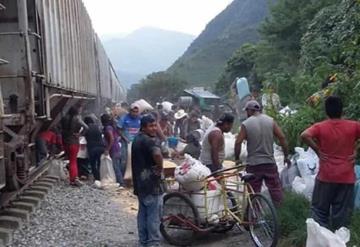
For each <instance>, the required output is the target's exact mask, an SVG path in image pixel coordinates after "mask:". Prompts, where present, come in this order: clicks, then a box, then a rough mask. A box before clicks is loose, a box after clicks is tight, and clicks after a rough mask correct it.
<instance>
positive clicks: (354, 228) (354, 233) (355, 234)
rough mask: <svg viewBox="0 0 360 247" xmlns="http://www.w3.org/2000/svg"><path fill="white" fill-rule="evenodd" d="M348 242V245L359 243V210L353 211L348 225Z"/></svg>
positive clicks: (357, 244)
mask: <svg viewBox="0 0 360 247" xmlns="http://www.w3.org/2000/svg"><path fill="white" fill-rule="evenodd" d="M350 234H351V238H350V243H349V244H348V246H355V245H356V246H359V245H360V210H357V211H355V212H354V214H353V217H352V220H351V225H350Z"/></svg>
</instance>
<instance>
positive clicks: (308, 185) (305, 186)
mask: <svg viewBox="0 0 360 247" xmlns="http://www.w3.org/2000/svg"><path fill="white" fill-rule="evenodd" d="M315 177H316V175H313V176H307V177H303V178H301V177H295V179H294V181H293V182H292V190H293V191H294V192H296V193H298V194H302V195H304V196H305V197H306V198H307V199H308V200H311V198H312V193H313V191H314V187H315Z"/></svg>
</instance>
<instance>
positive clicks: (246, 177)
mask: <svg viewBox="0 0 360 247" xmlns="http://www.w3.org/2000/svg"><path fill="white" fill-rule="evenodd" d="M254 178H255V175H254V174H252V173H247V174H245V175H242V176H241V181H244V182H245V183H248V182H249V181H251V180H253V179H254Z"/></svg>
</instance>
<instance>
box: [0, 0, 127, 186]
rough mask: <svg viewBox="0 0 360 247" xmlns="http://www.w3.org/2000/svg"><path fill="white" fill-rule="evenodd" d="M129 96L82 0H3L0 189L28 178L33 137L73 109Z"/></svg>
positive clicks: (99, 107) (91, 108) (95, 109)
mask: <svg viewBox="0 0 360 247" xmlns="http://www.w3.org/2000/svg"><path fill="white" fill-rule="evenodd" d="M99 4H101V3H100V1H99ZM125 99H126V90H125V88H124V86H123V85H122V84H121V83H120V81H119V80H118V78H117V76H116V74H115V71H114V68H113V67H112V65H111V63H110V61H109V58H108V57H107V54H106V52H105V50H104V48H103V46H102V44H101V42H100V39H99V37H98V36H97V35H96V33H95V32H94V29H93V27H92V23H91V20H90V17H89V15H88V13H87V11H86V8H85V6H84V4H83V3H82V1H81V0H0V193H1V192H6V191H16V190H18V189H19V188H21V186H22V185H24V184H26V183H27V182H28V181H29V180H30V178H31V176H32V174H34V173H35V171H36V170H37V168H35V166H34V164H35V144H34V143H35V139H36V136H37V135H38V133H39V132H40V131H42V130H44V129H47V128H51V127H53V126H56V125H57V124H58V123H59V121H60V119H61V118H62V116H63V115H64V114H66V112H67V111H68V110H69V109H70V107H81V108H82V109H83V112H84V113H85V114H86V113H95V114H99V113H101V112H103V111H104V108H105V107H106V106H109V105H111V104H113V103H116V102H121V101H124V100H125Z"/></svg>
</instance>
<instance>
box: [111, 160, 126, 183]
mask: <svg viewBox="0 0 360 247" xmlns="http://www.w3.org/2000/svg"><path fill="white" fill-rule="evenodd" d="M112 162H113V167H114V172H115V177H116V182H117V183H118V184H119V185H120V186H124V173H123V171H124V170H125V168H123V164H122V162H121V159H120V158H113V159H112Z"/></svg>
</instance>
